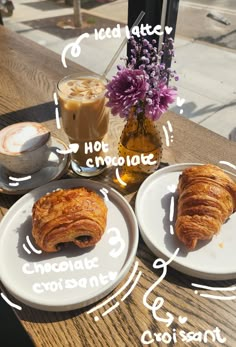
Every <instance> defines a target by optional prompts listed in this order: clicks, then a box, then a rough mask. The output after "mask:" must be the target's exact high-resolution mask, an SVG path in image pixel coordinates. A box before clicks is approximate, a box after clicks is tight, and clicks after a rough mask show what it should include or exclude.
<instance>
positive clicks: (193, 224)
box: [175, 164, 236, 250]
mask: <svg viewBox="0 0 236 347" xmlns="http://www.w3.org/2000/svg"><path fill="white" fill-rule="evenodd" d="M178 194H179V198H178V211H177V220H176V224H175V233H176V235H177V237H178V238H179V240H180V241H182V242H183V243H184V244H185V245H186V246H187V248H188V249H190V250H193V249H194V248H195V247H196V245H197V242H198V240H210V239H211V238H212V237H213V236H214V235H215V234H216V233H218V232H219V230H220V228H221V226H222V224H223V223H225V222H226V220H227V219H228V218H229V217H230V216H231V214H232V213H234V212H235V211H236V183H235V182H234V181H233V180H232V179H231V178H230V177H229V175H227V174H226V173H225V172H224V171H223V170H222V169H220V168H219V167H217V166H215V165H211V164H207V165H199V166H193V167H189V168H187V169H185V170H184V171H183V173H182V174H181V175H180V177H179V183H178Z"/></svg>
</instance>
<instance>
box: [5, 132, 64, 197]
mask: <svg viewBox="0 0 236 347" xmlns="http://www.w3.org/2000/svg"><path fill="white" fill-rule="evenodd" d="M51 141H52V144H51V147H52V150H53V151H52V152H51V153H50V155H49V158H48V161H47V163H46V164H45V166H44V167H43V168H42V169H41V170H39V171H37V172H35V173H33V174H31V175H25V176H27V177H28V176H29V177H30V176H31V178H30V179H29V180H25V181H23V180H21V181H18V182H17V181H13V180H11V179H10V178H9V177H11V176H13V177H14V178H16V179H19V178H22V175H17V174H13V173H10V172H9V171H8V170H6V169H5V168H4V167H3V166H1V164H0V193H4V194H11V195H12V194H14V195H17V194H25V193H27V192H29V191H30V190H32V189H35V188H37V187H39V186H41V185H43V184H46V183H48V182H51V181H53V180H56V179H59V178H60V177H62V176H63V175H64V174H65V172H66V170H67V168H68V166H69V164H70V156H69V155H68V154H66V155H62V154H59V153H57V151H56V150H57V149H60V150H62V151H65V150H67V149H68V147H67V146H66V144H65V143H64V142H63V141H61V140H60V139H58V138H56V137H54V136H52V137H51Z"/></svg>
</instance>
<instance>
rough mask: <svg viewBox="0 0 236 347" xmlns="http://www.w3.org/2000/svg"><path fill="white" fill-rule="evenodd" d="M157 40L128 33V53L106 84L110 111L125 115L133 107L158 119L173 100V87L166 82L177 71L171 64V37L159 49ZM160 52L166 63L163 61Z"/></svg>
mask: <svg viewBox="0 0 236 347" xmlns="http://www.w3.org/2000/svg"><path fill="white" fill-rule="evenodd" d="M156 44H157V42H156V40H152V42H151V43H150V42H149V41H148V40H147V39H146V38H141V39H134V37H131V39H130V49H131V55H130V58H129V59H128V60H126V61H125V63H126V64H127V65H126V67H123V68H121V67H120V66H119V68H118V72H117V74H116V76H115V77H113V79H112V81H111V82H109V83H108V84H107V93H106V96H107V98H108V103H107V105H108V106H110V107H111V112H112V114H114V115H116V114H118V113H119V114H120V116H121V117H128V116H129V113H130V110H131V108H134V114H138V113H144V114H145V115H146V116H147V117H149V118H150V119H152V120H157V119H159V118H160V116H161V115H162V113H163V112H165V111H166V110H167V109H168V107H169V105H170V104H171V103H172V102H173V101H174V100H175V98H176V94H177V93H176V89H175V88H173V87H169V86H168V83H169V82H171V80H172V79H174V80H175V81H177V80H178V76H177V74H176V71H175V70H172V69H171V67H170V62H171V59H172V57H173V56H174V42H173V39H172V38H168V37H167V39H166V41H165V42H164V43H163V44H162V48H161V49H160V50H158V49H157V47H155V45H156ZM163 56H164V57H165V62H166V63H163V61H162V58H163Z"/></svg>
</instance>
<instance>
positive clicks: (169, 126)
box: [167, 120, 173, 133]
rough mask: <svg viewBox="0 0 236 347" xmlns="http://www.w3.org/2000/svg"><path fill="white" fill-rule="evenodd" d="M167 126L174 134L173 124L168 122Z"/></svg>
mask: <svg viewBox="0 0 236 347" xmlns="http://www.w3.org/2000/svg"><path fill="white" fill-rule="evenodd" d="M167 125H168V128H169V131H170V132H171V133H172V132H173V128H172V124H171V122H170V121H169V120H168V121H167Z"/></svg>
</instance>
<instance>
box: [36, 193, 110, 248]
mask: <svg viewBox="0 0 236 347" xmlns="http://www.w3.org/2000/svg"><path fill="white" fill-rule="evenodd" d="M106 220H107V207H106V205H105V203H104V201H103V199H102V198H101V197H100V196H99V195H98V194H97V193H95V192H94V191H89V190H87V189H86V188H75V189H61V190H57V191H54V192H52V193H48V194H46V195H45V196H43V197H41V198H40V199H39V200H38V201H37V202H36V203H35V204H34V206H33V230H32V234H33V237H34V240H35V243H36V244H37V246H38V247H39V248H40V249H42V250H43V251H45V252H56V251H58V250H59V249H60V245H61V244H63V243H66V242H73V243H74V244H75V245H77V246H79V247H81V248H85V247H90V246H94V245H95V244H96V243H97V242H98V241H99V240H100V239H101V237H102V235H103V233H104V231H105V228H106Z"/></svg>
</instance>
